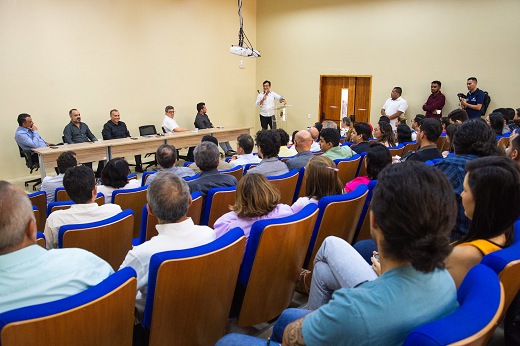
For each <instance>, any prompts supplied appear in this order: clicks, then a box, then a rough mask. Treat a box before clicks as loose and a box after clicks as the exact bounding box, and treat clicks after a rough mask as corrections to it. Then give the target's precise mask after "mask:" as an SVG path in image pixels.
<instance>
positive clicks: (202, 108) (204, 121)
mask: <svg viewBox="0 0 520 346" xmlns="http://www.w3.org/2000/svg"><path fill="white" fill-rule="evenodd" d="M207 112H208V109H207V108H206V104H205V103H204V102H200V103H198V104H197V115H196V116H195V122H194V123H193V124H194V125H195V128H196V129H209V128H212V127H215V126H213V124H212V123H211V121H210V120H209V117H208V115H207V114H206V113H207ZM220 147H221V148H222V150H224V153H225V154H226V156H233V155H235V154H236V151H234V150H233V148H231V145H230V144H229V142H220Z"/></svg>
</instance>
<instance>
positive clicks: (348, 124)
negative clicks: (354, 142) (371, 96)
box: [341, 117, 353, 142]
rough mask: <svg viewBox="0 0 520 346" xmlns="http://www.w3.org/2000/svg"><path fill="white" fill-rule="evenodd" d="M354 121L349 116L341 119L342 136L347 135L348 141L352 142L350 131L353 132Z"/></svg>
mask: <svg viewBox="0 0 520 346" xmlns="http://www.w3.org/2000/svg"><path fill="white" fill-rule="evenodd" d="M352 129H353V127H352V121H351V120H350V118H349V117H343V119H341V137H345V140H346V141H347V142H350V133H351V132H352Z"/></svg>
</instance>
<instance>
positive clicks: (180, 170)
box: [146, 144, 195, 185]
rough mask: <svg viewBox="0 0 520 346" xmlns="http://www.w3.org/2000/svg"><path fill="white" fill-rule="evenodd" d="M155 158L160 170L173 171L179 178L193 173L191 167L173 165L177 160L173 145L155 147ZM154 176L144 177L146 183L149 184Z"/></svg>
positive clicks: (190, 175)
mask: <svg viewBox="0 0 520 346" xmlns="http://www.w3.org/2000/svg"><path fill="white" fill-rule="evenodd" d="M155 158H156V159H157V163H159V166H161V171H166V172H170V173H173V174H175V175H178V176H179V177H180V178H187V177H192V176H194V175H195V172H193V170H192V169H191V168H188V167H175V163H176V162H177V150H176V149H175V147H174V146H173V145H169V144H163V145H161V146H160V147H159V148H157V153H156V154H155ZM154 177H155V174H151V175H149V176H148V179H146V185H150V183H151V182H152V180H153V178H154Z"/></svg>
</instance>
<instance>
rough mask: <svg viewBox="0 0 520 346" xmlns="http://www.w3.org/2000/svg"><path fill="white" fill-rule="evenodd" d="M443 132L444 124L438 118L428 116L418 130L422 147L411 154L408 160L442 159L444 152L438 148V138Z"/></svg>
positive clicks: (418, 138) (418, 140)
mask: <svg viewBox="0 0 520 346" xmlns="http://www.w3.org/2000/svg"><path fill="white" fill-rule="evenodd" d="M441 134H442V124H441V122H440V120H439V119H437V118H426V119H424V121H423V122H422V124H421V125H420V127H419V131H418V132H417V144H419V146H420V149H419V150H418V151H417V152H416V153H413V154H412V155H410V157H408V159H407V160H406V161H422V162H426V161H428V160H435V159H442V154H441V152H440V151H439V149H438V148H437V140H438V139H439V137H440V135H441Z"/></svg>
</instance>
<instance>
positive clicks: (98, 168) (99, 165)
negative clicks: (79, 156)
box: [83, 161, 105, 178]
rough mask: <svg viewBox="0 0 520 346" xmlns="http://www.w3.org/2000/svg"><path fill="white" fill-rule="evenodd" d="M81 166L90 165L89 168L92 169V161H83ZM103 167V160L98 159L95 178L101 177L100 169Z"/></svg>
mask: <svg viewBox="0 0 520 346" xmlns="http://www.w3.org/2000/svg"><path fill="white" fill-rule="evenodd" d="M83 166H87V167H90V169H92V162H85V163H84V164H83ZM104 167H105V161H99V162H98V167H97V171H96V178H99V177H101V171H102V170H103V168H104Z"/></svg>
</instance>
